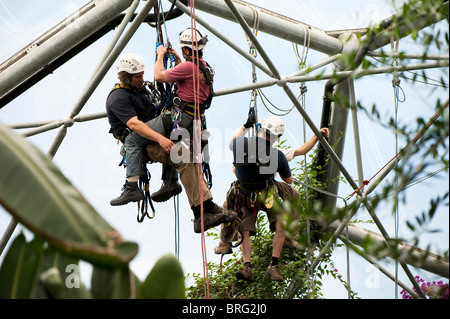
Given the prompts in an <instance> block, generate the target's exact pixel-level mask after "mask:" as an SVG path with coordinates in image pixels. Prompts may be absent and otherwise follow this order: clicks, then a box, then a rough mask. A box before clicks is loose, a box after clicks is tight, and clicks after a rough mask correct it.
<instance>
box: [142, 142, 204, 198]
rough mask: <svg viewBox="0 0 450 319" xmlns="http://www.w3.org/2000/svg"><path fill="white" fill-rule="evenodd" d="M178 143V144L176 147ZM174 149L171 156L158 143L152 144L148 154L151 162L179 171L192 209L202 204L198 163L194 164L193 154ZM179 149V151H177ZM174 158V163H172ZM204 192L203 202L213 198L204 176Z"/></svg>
mask: <svg viewBox="0 0 450 319" xmlns="http://www.w3.org/2000/svg"><path fill="white" fill-rule="evenodd" d="M177 145H178V143H177V144H176V146H177ZM176 146H175V147H174V148H173V149H172V151H171V154H172V156H171V155H170V154H168V153H166V152H165V151H164V149H163V148H162V147H161V146H160V145H159V144H158V143H150V144H148V145H147V154H148V156H149V157H150V159H151V160H153V161H155V162H159V163H162V164H169V165H171V166H173V167H175V169H176V170H177V172H178V174H180V181H181V184H183V187H184V190H185V192H186V195H187V198H188V201H189V205H190V206H191V207H193V206H198V205H200V204H201V201H200V191H199V190H200V188H199V178H198V163H194V162H193V160H192V153H191V152H188V151H187V150H186V149H184V150H183V149H182V147H176ZM176 148H178V150H177V149H176ZM172 158H173V159H174V161H175V162H174V161H172ZM201 180H202V190H203V201H206V200H208V199H211V198H212V195H211V192H210V190H209V188H208V186H207V185H206V183H205V181H204V180H203V176H202V179H201Z"/></svg>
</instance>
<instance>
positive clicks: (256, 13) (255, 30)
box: [246, 6, 259, 136]
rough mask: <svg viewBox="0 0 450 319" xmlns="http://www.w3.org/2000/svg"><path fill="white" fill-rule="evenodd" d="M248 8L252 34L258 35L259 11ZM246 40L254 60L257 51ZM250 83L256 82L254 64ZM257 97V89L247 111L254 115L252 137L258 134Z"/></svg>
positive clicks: (248, 40) (251, 43) (252, 95)
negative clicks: (251, 14)
mask: <svg viewBox="0 0 450 319" xmlns="http://www.w3.org/2000/svg"><path fill="white" fill-rule="evenodd" d="M250 8H251V9H252V11H253V17H254V19H253V34H254V35H255V36H257V35H258V29H259V9H257V8H254V7H252V6H250ZM246 38H247V43H248V45H249V54H250V55H251V56H253V57H254V58H256V57H257V56H258V51H257V50H256V47H255V45H254V44H253V42H252V41H250V39H249V37H248V36H246ZM252 82H253V83H256V82H257V76H256V66H255V64H252ZM257 97H258V89H253V90H252V93H251V98H250V105H249V110H248V113H249V115H250V114H251V113H252V112H253V114H254V115H255V124H254V125H253V127H252V135H253V136H255V135H257V134H258V108H257V105H256V99H257Z"/></svg>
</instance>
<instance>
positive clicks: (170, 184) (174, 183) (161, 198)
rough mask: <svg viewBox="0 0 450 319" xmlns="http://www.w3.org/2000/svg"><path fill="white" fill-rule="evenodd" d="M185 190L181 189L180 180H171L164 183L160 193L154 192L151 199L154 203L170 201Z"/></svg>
mask: <svg viewBox="0 0 450 319" xmlns="http://www.w3.org/2000/svg"><path fill="white" fill-rule="evenodd" d="M182 190H183V188H182V187H181V185H180V183H179V182H178V180H169V181H164V183H163V186H161V189H160V190H159V191H156V192H154V193H153V194H152V195H151V196H150V198H151V199H152V201H155V202H157V203H161V202H165V201H166V200H168V199H170V198H171V197H172V196H176V195H178V194H179V193H181V191H182Z"/></svg>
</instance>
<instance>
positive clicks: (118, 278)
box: [91, 266, 140, 299]
mask: <svg viewBox="0 0 450 319" xmlns="http://www.w3.org/2000/svg"><path fill="white" fill-rule="evenodd" d="M139 285H140V282H139V279H138V278H137V277H136V276H135V274H134V273H133V272H132V271H131V270H130V269H129V267H128V266H126V267H120V268H116V269H108V268H102V267H94V270H93V272H92V278H91V293H92V298H94V299H130V298H134V297H135V295H136V289H137V287H138V286H139Z"/></svg>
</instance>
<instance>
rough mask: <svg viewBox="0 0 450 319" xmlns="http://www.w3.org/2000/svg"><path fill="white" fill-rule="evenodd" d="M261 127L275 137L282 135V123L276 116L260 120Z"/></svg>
mask: <svg viewBox="0 0 450 319" xmlns="http://www.w3.org/2000/svg"><path fill="white" fill-rule="evenodd" d="M261 127H262V128H263V129H265V130H268V131H269V132H270V133H271V134H273V135H275V136H280V135H282V134H283V133H284V122H283V120H282V119H281V118H279V117H277V116H272V117H269V118H267V119H262V120H261Z"/></svg>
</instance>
